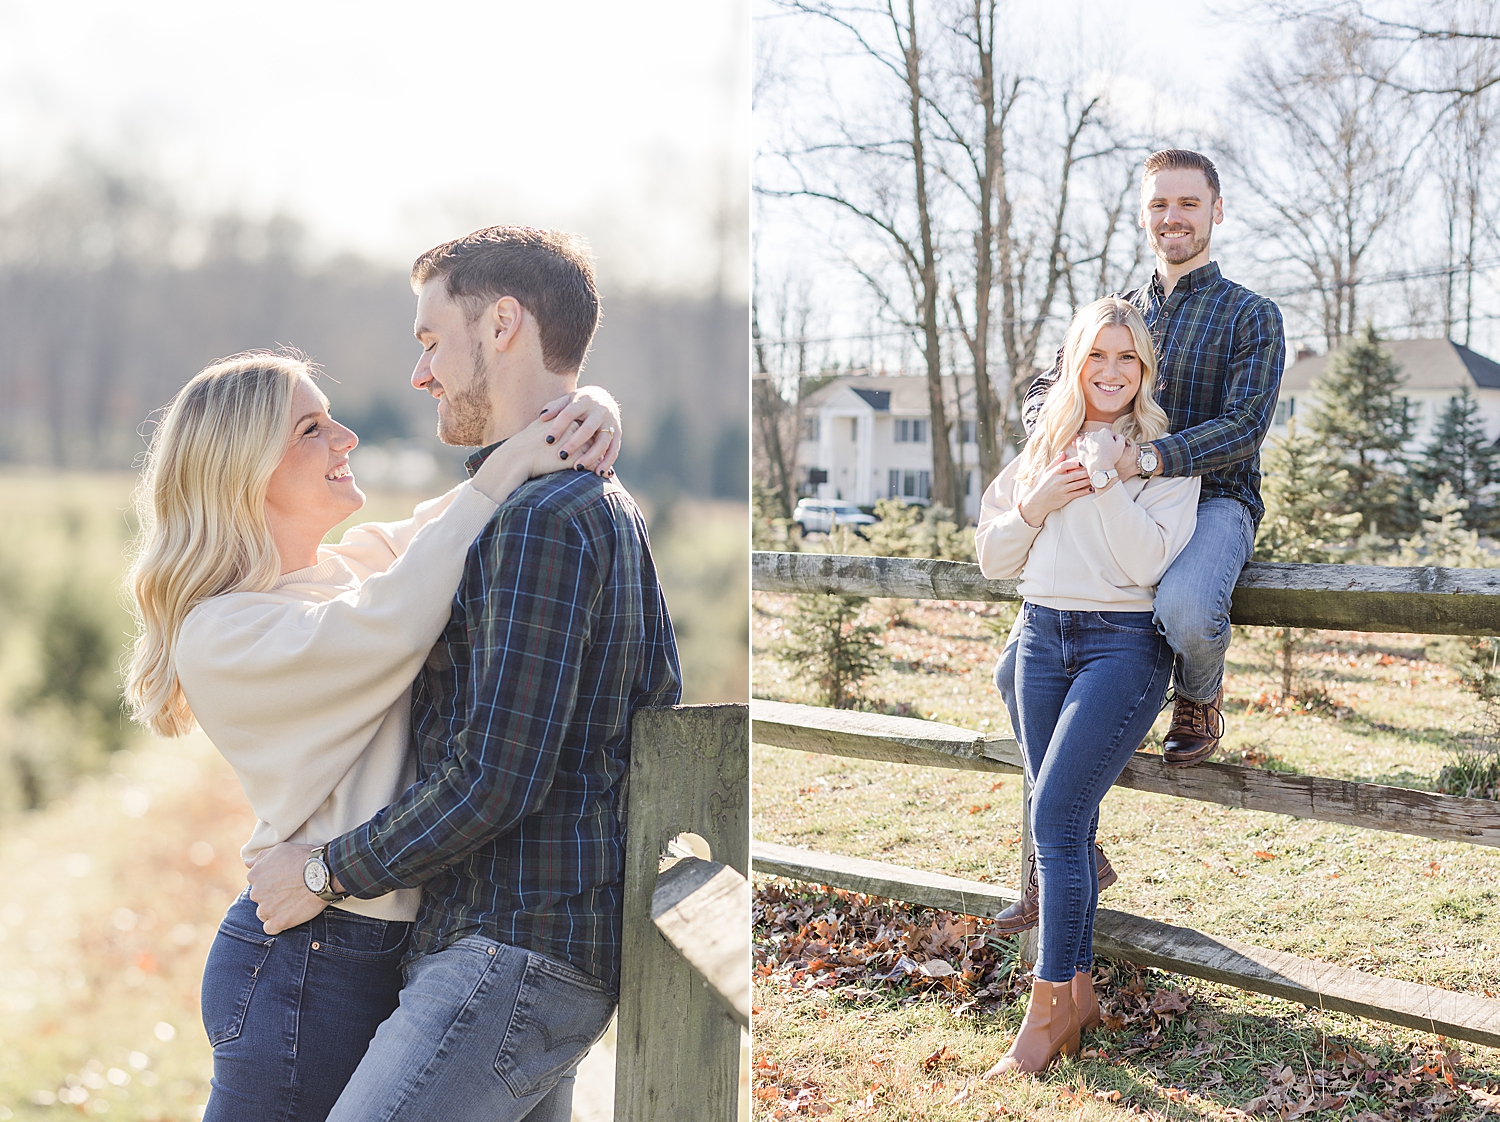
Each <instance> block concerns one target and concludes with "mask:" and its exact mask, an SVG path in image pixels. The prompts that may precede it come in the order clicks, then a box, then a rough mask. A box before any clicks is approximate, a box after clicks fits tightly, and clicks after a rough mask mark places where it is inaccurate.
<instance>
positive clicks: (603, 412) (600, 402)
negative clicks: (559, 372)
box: [542, 386, 624, 479]
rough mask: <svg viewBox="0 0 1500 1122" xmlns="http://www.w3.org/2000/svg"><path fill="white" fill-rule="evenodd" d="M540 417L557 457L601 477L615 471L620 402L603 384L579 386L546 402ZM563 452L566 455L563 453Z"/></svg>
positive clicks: (607, 476) (618, 437)
mask: <svg viewBox="0 0 1500 1122" xmlns="http://www.w3.org/2000/svg"><path fill="white" fill-rule="evenodd" d="M542 420H544V421H548V422H550V423H549V424H548V426H547V436H548V437H549V438H550V440H549V441H548V443H550V444H551V445H552V446H553V448H555V449H556V451H557V454H558V458H559V459H560V460H563V461H565V462H566V463H568V464H569V465H570V466H571V465H577V467H578V469H579V470H580V471H591V472H593V473H594V474H596V475H598V476H600V477H601V478H605V479H607V478H609V477H610V476H611V475H613V474H614V463H615V460H616V459H618V458H619V455H620V434H621V433H622V432H624V427H623V425H622V423H621V421H620V403H619V402H618V401H616V400H615V399H614V395H612V394H611V393H610V392H609V391H608V390H606V389H605V388H604V387H603V386H579V387H578V389H577V390H575V391H574V392H573V393H570V394H564V395H563V396H562V397H559V398H556V399H555V400H553V401H549V402H548V403H547V408H545V409H543V410H542ZM564 453H566V454H564Z"/></svg>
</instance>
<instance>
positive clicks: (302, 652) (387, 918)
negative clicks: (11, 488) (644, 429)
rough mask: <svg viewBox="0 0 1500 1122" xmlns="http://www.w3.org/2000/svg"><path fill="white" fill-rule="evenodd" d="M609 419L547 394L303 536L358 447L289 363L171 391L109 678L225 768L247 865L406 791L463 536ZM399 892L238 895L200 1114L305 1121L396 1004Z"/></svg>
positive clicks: (602, 446)
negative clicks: (279, 907)
mask: <svg viewBox="0 0 1500 1122" xmlns="http://www.w3.org/2000/svg"><path fill="white" fill-rule="evenodd" d="M606 425H607V431H603V432H601V431H599V430H600V429H601V428H604V427H605V426H606ZM618 425H619V417H618V412H617V407H616V406H615V404H614V401H613V399H612V398H610V397H609V395H608V394H605V393H603V391H599V390H597V389H590V390H584V391H580V393H579V394H578V395H577V396H576V397H575V399H574V400H573V402H572V403H571V404H567V403H565V401H564V400H563V399H559V400H558V401H556V402H553V403H552V404H551V405H549V406H548V410H547V411H546V412H544V413H543V414H542V417H541V419H539V420H537V421H535V422H533V423H532V424H531V425H530V427H528V428H527V429H526V430H524V431H523V432H521V433H519V434H517V435H516V436H514V437H512V438H511V439H509V440H507V441H505V443H504V444H503V445H502V446H501V447H500V448H499V449H498V450H497V451H495V452H494V454H493V455H491V456H490V457H489V458H488V459H487V460H486V461H485V462H484V464H483V466H482V467H480V468H479V469H478V470H477V471H476V472H475V473H474V477H473V478H472V479H471V480H469V481H468V482H466V483H463V484H461V485H459V486H457V487H455V488H453V489H452V490H451V491H449V492H448V493H447V494H445V495H443V496H441V497H440V498H437V499H433V500H431V501H429V502H425V503H423V504H421V505H419V506H418V507H417V508H416V510H415V512H414V513H413V515H412V517H411V518H409V519H407V520H405V521H403V522H394V523H385V524H382V523H368V524H365V525H362V526H356V527H355V528H353V529H351V530H349V531H348V532H347V533H346V534H345V535H344V536H343V539H342V540H341V541H340V542H339V543H338V544H337V545H325V544H323V539H324V537H325V536H326V535H327V534H328V532H329V531H330V530H332V529H333V528H334V527H335V526H336V525H338V524H339V523H340V522H342V521H343V520H344V519H345V518H347V517H348V516H349V515H350V514H353V513H354V512H355V511H357V510H358V509H359V508H360V507H361V506H362V505H363V504H364V495H363V494H362V493H361V492H360V490H359V487H358V486H357V484H356V483H355V480H354V476H353V473H352V472H351V471H350V468H349V452H350V451H352V450H353V448H354V446H355V445H356V444H357V443H358V437H356V436H355V434H354V433H353V432H352V431H350V430H349V429H348V428H346V427H345V426H343V425H341V424H339V423H338V422H337V421H335V420H334V419H333V418H332V417H331V416H330V415H329V411H328V400H327V398H325V397H324V396H323V394H322V393H321V392H320V391H319V390H318V388H317V386H316V385H315V383H314V381H313V371H312V370H311V369H310V368H309V366H308V364H307V363H306V362H305V361H303V360H301V359H300V358H298V357H295V356H287V355H276V354H269V353H252V354H244V355H239V356H236V357H234V358H231V359H227V360H225V361H223V362H219V363H215V364H214V365H212V366H210V367H208V368H207V369H205V370H203V371H202V372H201V373H199V374H198V375H197V376H196V377H194V378H193V379H192V381H190V382H189V383H188V384H187V385H186V386H185V387H184V388H183V389H182V391H181V392H180V393H179V394H178V395H177V397H176V399H175V400H174V401H173V402H172V405H171V406H170V408H169V409H168V411H167V414H166V417H165V418H164V420H163V421H162V423H161V425H160V426H159V427H158V429H157V431H156V435H155V437H154V439H153V441H152V445H151V451H150V454H149V457H148V461H147V466H146V470H145V473H144V477H143V480H142V485H141V488H140V492H139V495H138V500H137V502H138V508H139V512H140V516H141V527H142V528H141V533H140V541H139V555H138V558H137V560H136V562H135V565H134V568H133V570H132V573H131V589H132V592H133V594H134V598H135V605H136V612H137V617H138V634H137V637H136V642H135V648H134V653H133V657H132V661H131V665H130V670H129V675H128V681H127V691H128V698H129V701H130V703H131V705H132V707H133V709H134V713H135V716H136V719H137V720H139V721H141V722H142V723H144V724H146V725H149V726H150V727H151V728H152V729H154V730H155V731H156V732H158V733H160V734H162V735H164V736H179V735H182V734H183V733H186V732H188V731H190V730H191V729H192V728H193V727H194V726H195V724H197V725H201V726H202V727H203V729H204V731H205V732H207V733H208V735H209V737H210V739H212V740H213V742H214V745H215V746H216V747H217V748H218V749H219V751H220V752H221V753H223V755H224V757H225V758H226V759H227V760H228V761H229V763H230V764H231V765H232V766H233V767H234V769H235V772H236V774H237V775H238V776H239V779H240V784H241V786H242V787H243V788H244V791H245V794H246V797H247V798H248V799H249V801H250V805H251V807H252V809H253V810H254V811H255V814H256V816H257V818H258V821H257V822H256V825H255V829H254V832H253V834H252V835H251V837H250V839H249V841H248V842H246V844H245V847H244V849H243V851H242V856H243V857H244V859H245V862H246V864H252V863H254V861H255V860H256V859H257V857H258V856H259V855H260V854H262V853H263V852H265V851H266V850H268V849H269V848H270V847H272V846H274V845H276V844H277V843H278V842H282V841H288V840H293V841H302V842H309V843H322V842H326V841H328V840H329V839H331V838H333V837H336V836H337V835H339V834H340V833H342V832H343V831H345V830H348V829H350V828H351V827H353V826H356V825H358V824H359V823H361V822H363V821H365V820H366V819H367V818H369V817H371V816H372V815H373V814H374V813H375V812H376V811H378V810H380V809H381V808H383V807H384V806H386V804H388V803H390V802H391V801H393V800H394V799H395V797H396V796H397V795H399V794H400V793H401V791H403V790H404V789H405V788H406V787H407V786H408V785H409V784H410V783H411V782H412V780H413V777H414V765H413V761H412V758H411V754H410V752H409V750H408V749H409V743H408V740H409V728H410V694H411V683H412V680H413V678H414V677H415V676H416V674H417V671H418V669H419V668H420V667H421V665H422V663H423V661H424V659H425V658H426V657H427V652H428V650H429V649H430V648H431V647H432V645H433V643H434V642H435V641H436V640H437V638H438V635H439V634H440V632H441V631H442V628H443V626H444V624H445V623H446V622H447V620H448V615H449V607H450V604H451V601H452V599H453V596H454V592H455V590H456V589H457V587H458V584H459V579H460V577H461V575H462V572H463V567H464V558H465V555H466V553H467V552H468V549H469V545H470V543H471V542H472V541H473V540H474V538H475V537H476V536H478V534H479V533H480V531H481V530H483V529H484V527H485V525H486V523H487V522H489V520H490V518H491V516H492V515H493V514H494V513H495V510H496V508H497V506H498V504H499V503H501V502H502V501H504V499H505V498H506V497H507V496H508V495H509V494H510V492H511V491H512V490H514V489H515V488H516V487H517V486H519V485H520V484H521V483H523V482H525V480H526V479H527V478H529V477H531V476H535V475H541V474H545V473H547V472H550V471H556V470H558V469H560V468H567V467H575V466H579V467H586V468H588V469H590V470H594V471H596V472H597V473H598V474H600V475H610V474H612V469H611V468H610V464H611V463H612V462H613V460H614V457H615V455H616V453H617V451H618V446H617V442H616V440H615V438H614V433H615V432H616V431H617V430H618ZM570 430H571V431H570ZM560 451H561V452H566V453H567V454H568V456H566V457H561V456H559V452H560ZM418 896H419V890H417V889H401V890H397V891H395V892H391V893H389V894H388V895H385V896H382V897H379V898H378V899H373V900H358V899H353V898H349V899H344V900H341V901H339V902H337V903H335V904H334V905H333V906H332V907H330V908H328V909H327V910H326V911H324V912H323V913H322V914H321V915H320V916H318V917H317V918H316V919H313V920H311V921H309V922H308V923H304V924H302V925H300V926H299V927H294V928H292V929H290V930H287V931H282V932H279V933H278V934H276V935H274V936H273V935H267V934H266V932H265V929H264V928H263V927H262V925H261V923H260V921H259V919H258V918H257V912H256V905H255V904H254V903H253V902H252V901H251V900H250V898H249V897H248V895H242V896H241V897H240V898H239V899H238V900H236V901H235V902H234V904H232V905H231V906H230V909H229V912H228V914H227V915H226V916H225V918H224V922H223V924H222V926H221V927H220V929H219V933H218V936H217V938H216V939H215V940H214V943H213V946H212V948H211V949H210V951H209V956H208V961H207V964H206V965H205V967H204V977H203V999H202V1012H203V1023H204V1027H205V1028H206V1029H207V1031H208V1036H209V1041H210V1043H211V1044H212V1045H213V1049H214V1076H213V1084H212V1092H211V1094H210V1096H209V1101H208V1108H207V1113H206V1114H205V1115H204V1117H205V1119H207V1122H229V1120H235V1122H241V1120H243V1122H251V1120H256V1122H267V1120H271V1119H277V1120H285V1122H293V1120H295V1122H306V1120H315V1119H323V1118H325V1117H326V1116H327V1114H328V1112H329V1110H330V1109H331V1108H332V1106H333V1104H334V1101H335V1100H336V1099H337V1098H338V1096H339V1092H340V1091H341V1090H342V1089H343V1087H344V1084H345V1083H346V1082H347V1081H348V1078H349V1075H350V1074H351V1073H352V1072H353V1070H354V1068H355V1067H356V1066H357V1064H358V1063H359V1060H360V1058H361V1057H362V1056H363V1055H364V1052H365V1049H366V1046H367V1045H368V1043H369V1040H370V1038H371V1036H373V1035H374V1032H375V1029H376V1027H377V1026H378V1025H379V1024H380V1022H381V1021H383V1020H384V1019H385V1018H386V1017H387V1016H388V1015H389V1013H390V1012H391V1011H392V1010H393V1009H394V1008H395V1007H396V1004H397V995H398V992H399V990H400V988H401V973H400V969H399V964H400V961H401V957H402V954H403V951H404V950H405V944H406V937H407V934H408V931H409V929H410V927H411V921H412V920H413V919H414V918H415V916H416V912H417V903H418Z"/></svg>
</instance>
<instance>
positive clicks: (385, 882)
mask: <svg viewBox="0 0 1500 1122" xmlns="http://www.w3.org/2000/svg"><path fill="white" fill-rule="evenodd" d="M323 859H324V860H325V861H326V862H327V863H328V870H329V872H331V873H332V874H333V875H334V876H335V877H336V878H338V882H339V884H340V885H341V886H342V887H343V890H344V891H345V892H347V893H348V894H349V895H350V896H355V897H358V898H359V899H361V900H370V899H373V898H374V897H376V896H384V895H385V894H386V893H387V892H394V891H395V890H396V889H398V888H408V887H410V886H409V885H406V884H403V883H402V882H401V881H399V880H397V879H396V878H395V877H394V876H392V875H391V872H390V870H389V869H387V868H386V867H385V865H384V863H382V862H381V860H380V858H378V857H376V856H375V850H374V847H373V846H371V844H370V824H369V823H368V822H366V823H364V825H362V826H357V827H355V828H354V829H353V830H350V831H349V832H348V833H347V834H340V835H339V836H338V837H336V838H334V839H333V841H331V842H329V843H328V848H327V849H325V850H324V851H323Z"/></svg>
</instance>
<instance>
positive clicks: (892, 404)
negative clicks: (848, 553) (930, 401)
mask: <svg viewBox="0 0 1500 1122" xmlns="http://www.w3.org/2000/svg"><path fill="white" fill-rule="evenodd" d="M944 382H945V383H946V394H945V396H946V398H947V402H948V406H949V417H950V420H951V419H952V418H953V416H954V415H953V413H952V408H953V406H954V404H955V398H956V401H957V405H958V414H959V417H960V418H961V419H960V420H959V422H958V423H957V424H954V425H953V429H954V432H953V434H952V438H951V439H950V445H951V446H952V449H953V460H954V465H955V467H956V468H957V471H958V478H959V479H960V480H962V481H963V489H964V506H965V510H966V513H967V514H968V516H969V517H970V518H974V517H977V516H978V514H979V498H980V495H981V494H982V493H983V491H984V487H985V484H986V483H988V482H989V481H988V480H980V479H979V446H978V445H977V444H976V443H975V442H974V384H973V379H972V378H968V377H959V378H945V379H944ZM801 426H802V430H801V432H800V433H798V442H797V473H798V476H799V482H800V483H802V484H804V485H805V487H806V489H807V490H808V491H809V492H810V493H811V494H814V495H816V496H817V497H818V498H820V499H848V500H849V501H850V502H853V503H857V504H859V505H860V506H870V505H872V504H873V503H874V502H875V500H876V499H887V498H889V499H896V498H899V499H905V500H906V501H907V502H918V503H926V502H927V501H928V499H929V498H930V497H931V492H932V424H931V420H930V417H929V410H928V405H927V378H926V377H925V376H923V375H903V374H896V375H880V374H854V375H847V376H845V377H841V378H836V379H834V380H833V381H831V382H829V383H827V384H826V385H823V386H820V387H819V388H818V389H817V390H815V391H814V392H813V393H811V394H809V395H807V396H806V397H804V398H803V399H802V406H801ZM960 430H961V431H960ZM960 436H961V437H962V439H959V438H960Z"/></svg>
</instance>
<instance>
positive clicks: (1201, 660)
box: [995, 498, 1255, 729]
mask: <svg viewBox="0 0 1500 1122" xmlns="http://www.w3.org/2000/svg"><path fill="white" fill-rule="evenodd" d="M1254 549H1255V523H1254V522H1253V521H1252V520H1251V518H1250V512H1249V511H1248V510H1247V509H1246V508H1245V507H1244V505H1243V504H1241V503H1240V502H1239V501H1238V500H1235V499H1224V498H1217V499H1205V500H1203V502H1201V503H1199V504H1198V525H1197V527H1196V528H1195V529H1194V530H1193V536H1192V538H1191V539H1190V540H1189V541H1188V544H1187V547H1186V548H1185V549H1183V551H1182V552H1181V553H1180V554H1178V556H1177V559H1176V560H1175V561H1173V562H1172V564H1171V566H1170V567H1169V568H1168V569H1167V571H1166V574H1165V575H1164V576H1163V577H1162V578H1161V583H1160V584H1159V585H1157V588H1156V600H1155V601H1154V604H1153V607H1154V608H1155V616H1156V626H1157V627H1158V628H1159V629H1160V630H1161V633H1162V634H1163V635H1165V636H1166V637H1167V642H1168V643H1170V644H1171V646H1172V650H1173V651H1175V652H1176V654H1177V667H1176V670H1175V672H1174V674H1173V679H1174V681H1175V685H1176V692H1177V696H1178V697H1183V698H1186V699H1188V700H1189V701H1212V700H1213V699H1214V698H1215V697H1217V696H1218V693H1219V687H1220V686H1221V685H1222V684H1223V682H1224V655H1225V654H1226V653H1227V652H1228V651H1229V639H1230V627H1229V600H1230V597H1231V596H1232V595H1233V593H1234V583H1235V581H1237V580H1238V579H1239V576H1240V570H1241V569H1243V568H1244V567H1245V562H1246V561H1248V560H1250V554H1251V553H1252V552H1254ZM1019 626H1020V621H1019V620H1017V628H1019ZM1016 635H1017V630H1012V631H1011V633H1010V638H1009V639H1007V640H1006V643H1005V649H1004V650H1003V651H1001V652H1000V661H999V663H998V664H997V665H996V666H995V686H996V688H998V689H999V691H1000V696H1001V698H1002V699H1003V700H1004V701H1005V708H1006V711H1007V712H1008V713H1009V714H1010V727H1011V728H1013V729H1016V728H1019V727H1020V726H1019V725H1017V723H1016Z"/></svg>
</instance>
